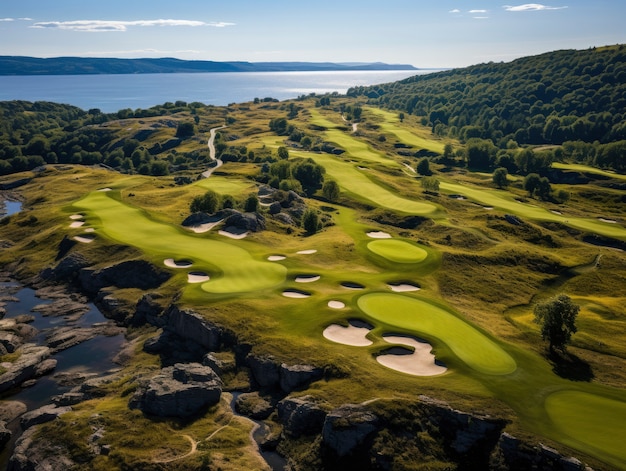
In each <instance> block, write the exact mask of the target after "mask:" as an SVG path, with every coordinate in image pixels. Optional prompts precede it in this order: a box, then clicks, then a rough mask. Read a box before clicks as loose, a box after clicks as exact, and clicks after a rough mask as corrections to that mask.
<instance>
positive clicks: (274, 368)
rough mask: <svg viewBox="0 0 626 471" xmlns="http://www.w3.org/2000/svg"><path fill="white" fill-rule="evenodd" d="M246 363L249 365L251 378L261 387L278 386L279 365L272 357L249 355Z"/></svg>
mask: <svg viewBox="0 0 626 471" xmlns="http://www.w3.org/2000/svg"><path fill="white" fill-rule="evenodd" d="M246 364H247V365H248V366H249V367H250V373H251V376H252V378H251V379H252V380H253V381H254V383H256V384H257V385H258V386H259V387H260V388H261V389H276V388H278V387H279V386H280V367H279V365H278V363H276V361H275V360H274V359H273V358H272V357H258V356H254V355H249V356H248V357H247V358H246Z"/></svg>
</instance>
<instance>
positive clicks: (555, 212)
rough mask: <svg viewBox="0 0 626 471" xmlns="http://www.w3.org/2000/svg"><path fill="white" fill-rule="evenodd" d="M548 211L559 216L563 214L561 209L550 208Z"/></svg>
mask: <svg viewBox="0 0 626 471" xmlns="http://www.w3.org/2000/svg"><path fill="white" fill-rule="evenodd" d="M550 212H551V213H553V214H558V215H559V216H561V215H562V214H563V213H562V212H561V211H555V210H551V211H550Z"/></svg>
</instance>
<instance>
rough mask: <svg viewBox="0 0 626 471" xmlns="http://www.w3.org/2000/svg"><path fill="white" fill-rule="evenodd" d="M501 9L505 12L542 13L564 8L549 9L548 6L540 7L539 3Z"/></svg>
mask: <svg viewBox="0 0 626 471" xmlns="http://www.w3.org/2000/svg"><path fill="white" fill-rule="evenodd" d="M503 8H504V9H505V10H506V11H542V10H563V9H564V8H567V7H566V6H564V7H550V6H548V5H542V4H540V3H525V4H523V5H516V6H511V5H504V6H503Z"/></svg>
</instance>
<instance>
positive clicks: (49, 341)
mask: <svg viewBox="0 0 626 471" xmlns="http://www.w3.org/2000/svg"><path fill="white" fill-rule="evenodd" d="M98 333H99V331H98V329H97V328H92V327H60V328H58V329H53V330H52V332H51V333H50V335H48V336H47V337H46V345H48V347H50V348H51V349H52V352H53V353H57V352H60V351H62V350H66V349H68V348H70V347H73V346H75V345H78V344H80V343H83V342H85V341H87V340H90V339H92V338H95V337H96V336H97V335H98Z"/></svg>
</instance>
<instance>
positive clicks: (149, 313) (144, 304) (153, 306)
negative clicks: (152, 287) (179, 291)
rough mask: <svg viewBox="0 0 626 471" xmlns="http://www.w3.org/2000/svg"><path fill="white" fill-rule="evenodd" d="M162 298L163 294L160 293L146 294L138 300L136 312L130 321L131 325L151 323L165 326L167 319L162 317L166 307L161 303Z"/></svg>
mask: <svg viewBox="0 0 626 471" xmlns="http://www.w3.org/2000/svg"><path fill="white" fill-rule="evenodd" d="M160 299H163V296H162V295H160V294H159V293H147V294H144V295H143V296H142V297H141V299H140V300H139V301H138V302H137V306H136V307H135V314H134V315H133V318H132V319H131V321H130V323H131V325H135V326H140V325H144V324H150V325H153V326H156V327H163V326H165V323H166V321H167V319H166V318H164V317H161V314H163V310H164V309H163V306H161V304H160V303H159V300H160Z"/></svg>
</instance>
